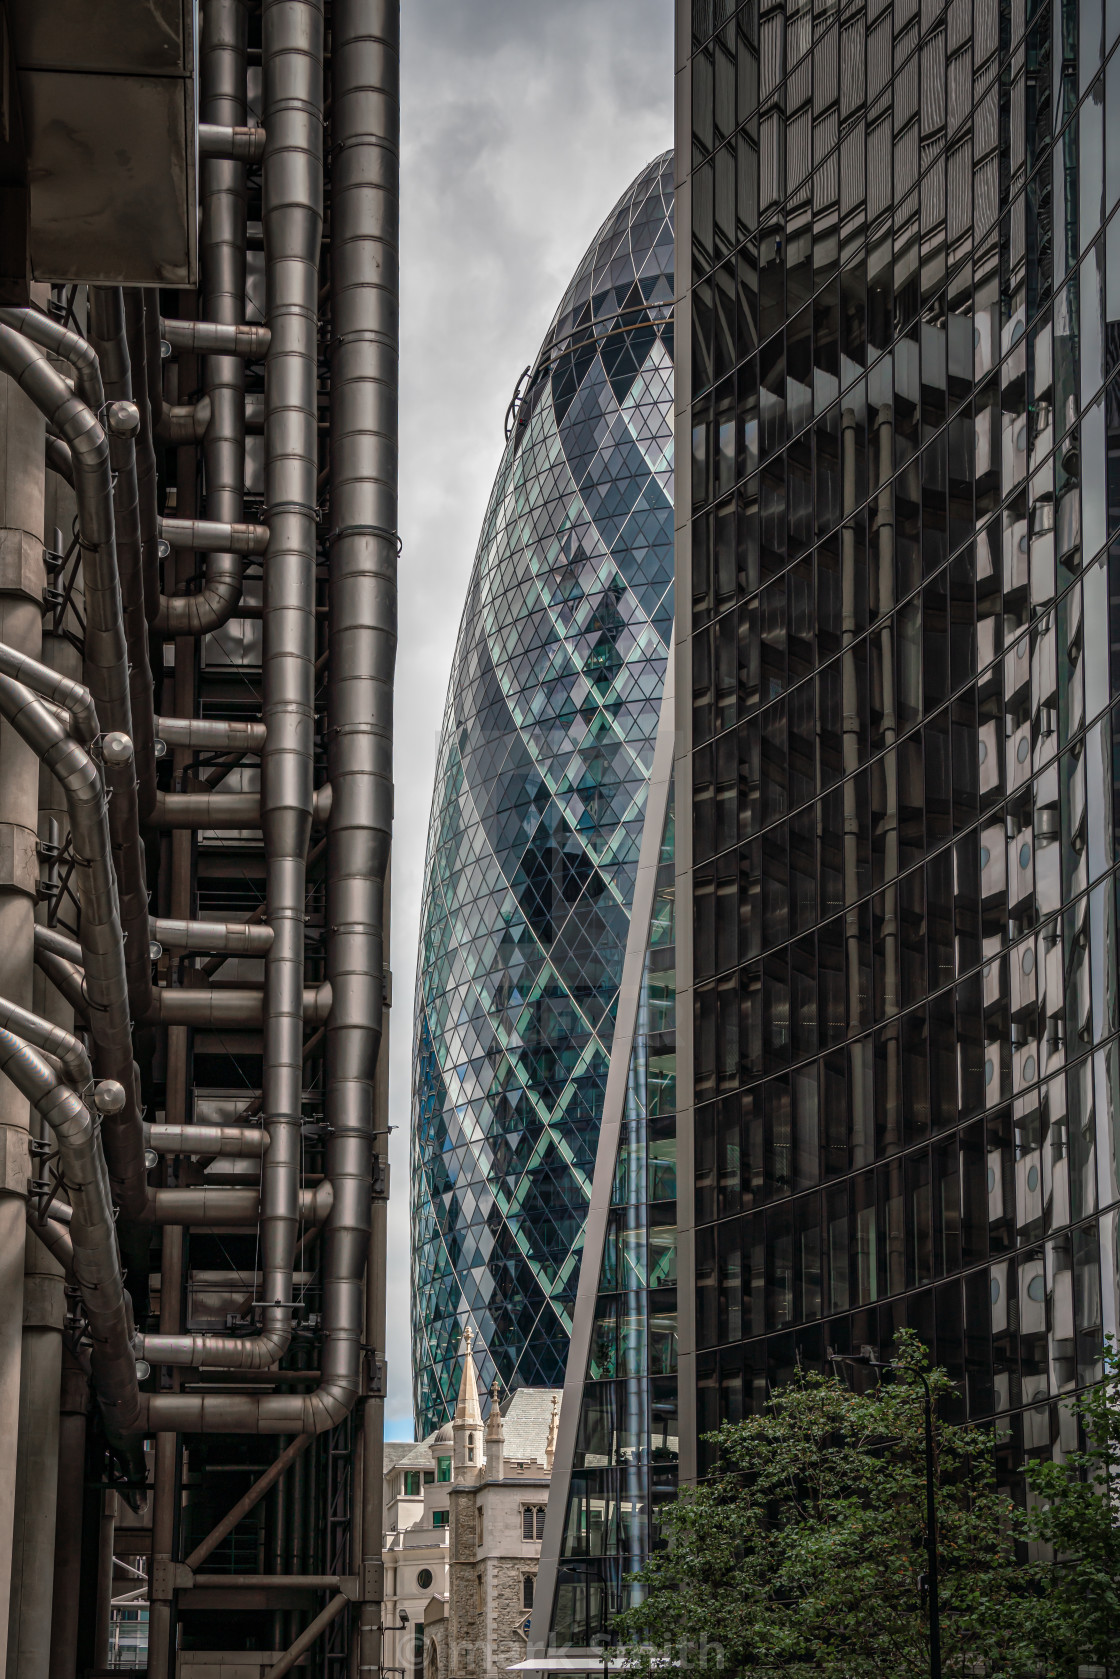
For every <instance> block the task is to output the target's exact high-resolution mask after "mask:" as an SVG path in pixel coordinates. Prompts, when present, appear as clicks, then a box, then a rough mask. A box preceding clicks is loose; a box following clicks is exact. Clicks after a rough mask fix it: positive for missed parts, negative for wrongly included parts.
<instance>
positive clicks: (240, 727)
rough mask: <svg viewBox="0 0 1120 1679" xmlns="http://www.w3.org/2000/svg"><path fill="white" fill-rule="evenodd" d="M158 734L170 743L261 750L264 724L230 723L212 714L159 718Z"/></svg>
mask: <svg viewBox="0 0 1120 1679" xmlns="http://www.w3.org/2000/svg"><path fill="white" fill-rule="evenodd" d="M156 734H157V735H158V736H159V738H160V740H162V741H164V742H165V743H166V745H168V746H188V747H203V748H206V747H212V748H214V749H215V750H216V751H219V752H222V751H226V752H228V751H234V752H260V751H261V750H262V748H263V746H264V743H265V738H266V730H265V726H264V724H263V723H240V722H238V723H227V722H225V721H224V720H221V719H217V718H211V717H157V718H156Z"/></svg>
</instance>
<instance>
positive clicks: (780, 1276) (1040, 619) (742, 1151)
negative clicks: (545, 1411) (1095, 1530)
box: [676, 0, 1120, 1472]
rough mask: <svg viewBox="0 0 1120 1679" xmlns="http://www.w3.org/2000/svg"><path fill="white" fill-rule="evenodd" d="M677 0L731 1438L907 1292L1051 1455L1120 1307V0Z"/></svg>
mask: <svg viewBox="0 0 1120 1679" xmlns="http://www.w3.org/2000/svg"><path fill="white" fill-rule="evenodd" d="M678 21H679V29H678V62H679V73H680V78H681V81H682V83H683V87H682V92H681V98H680V100H679V105H678V108H679V109H680V110H681V111H682V112H683V113H684V121H685V126H684V131H683V133H681V135H680V136H679V157H678V170H679V183H680V184H679V186H678V203H679V211H680V217H681V222H682V247H681V265H682V267H683V263H684V261H685V260H687V261H688V263H689V265H690V272H689V273H688V274H687V276H685V278H686V279H687V282H688V295H687V298H686V299H685V301H684V302H683V304H682V306H681V310H680V313H679V315H678V324H679V328H680V331H681V337H682V356H681V366H680V369H679V378H680V386H679V390H680V395H679V399H678V408H679V413H678V428H679V429H678V437H680V438H682V440H683V437H684V436H686V435H687V436H688V437H690V439H691V476H690V479H689V480H688V481H687V482H686V481H685V480H684V474H683V473H682V475H681V477H682V482H681V484H680V486H679V492H678V515H677V517H678V545H677V562H678V567H679V568H680V570H679V582H678V601H679V603H680V613H679V617H678V636H679V643H680V652H681V662H680V678H681V681H682V683H683V685H684V689H685V694H684V700H685V701H686V702H688V709H687V714H686V705H685V703H683V702H682V705H681V707H680V712H679V730H680V746H679V752H678V759H677V772H676V773H677V785H678V790H679V791H678V799H679V801H680V805H679V810H678V836H677V840H678V845H677V855H678V871H679V872H678V901H679V903H680V904H681V925H680V929H679V934H680V936H679V939H678V947H679V948H678V978H679V983H680V987H681V990H680V998H679V1010H680V1019H679V1031H680V1033H681V1043H680V1052H681V1087H682V1100H681V1112H680V1118H679V1123H680V1127H681V1149H682V1168H681V1197H682V1199H681V1215H680V1222H681V1225H682V1233H681V1262H682V1278H683V1277H684V1276H685V1275H687V1278H688V1288H687V1305H685V1288H684V1284H683V1281H682V1286H681V1293H682V1339H681V1364H682V1393H683V1390H684V1388H685V1386H686V1384H687V1387H688V1392H689V1395H690V1398H689V1401H688V1403H689V1404H690V1405H691V1404H693V1403H694V1404H695V1408H696V1416H695V1429H694V1430H691V1431H690V1439H691V1441H692V1442H693V1443H694V1442H695V1440H696V1437H697V1436H700V1435H703V1434H704V1432H705V1431H707V1430H709V1429H711V1428H713V1427H715V1426H716V1425H717V1424H718V1423H719V1421H720V1420H721V1419H723V1418H731V1419H734V1418H737V1417H738V1416H740V1415H742V1414H743V1412H744V1411H746V1410H749V1409H750V1408H751V1407H752V1406H755V1405H757V1404H759V1403H760V1402H761V1401H762V1400H763V1399H764V1397H765V1394H766V1391H767V1385H768V1384H772V1383H776V1382H779V1381H782V1380H784V1379H786V1378H788V1376H789V1375H790V1373H791V1372H792V1371H793V1370H794V1368H795V1367H796V1365H797V1364H798V1363H799V1362H800V1363H802V1364H804V1365H810V1366H817V1367H820V1366H821V1365H822V1364H823V1363H824V1361H825V1359H826V1356H827V1350H828V1349H829V1348H832V1349H836V1350H841V1351H842V1350H847V1349H849V1348H855V1347H858V1346H860V1345H862V1344H865V1343H870V1344H872V1345H873V1346H875V1347H877V1348H879V1349H881V1350H883V1351H886V1350H887V1349H888V1348H889V1345H890V1342H891V1339H892V1336H893V1334H894V1332H895V1330H896V1329H897V1328H898V1327H899V1326H900V1325H902V1324H906V1323H908V1324H912V1325H913V1326H915V1327H916V1328H917V1329H918V1330H919V1331H920V1333H921V1334H922V1336H923V1337H924V1339H925V1340H926V1341H927V1342H928V1344H929V1346H930V1348H931V1350H932V1352H933V1355H934V1357H935V1358H936V1359H937V1360H938V1361H939V1362H940V1363H942V1364H944V1365H946V1366H947V1367H948V1369H949V1371H950V1373H951V1374H952V1375H953V1377H954V1378H955V1379H956V1381H957V1383H958V1392H959V1395H960V1398H959V1405H960V1410H961V1413H962V1414H963V1415H967V1416H968V1417H972V1418H977V1419H987V1418H991V1417H993V1416H997V1417H999V1418H1000V1426H999V1429H998V1430H997V1439H998V1441H999V1442H1000V1444H999V1451H1000V1456H1001V1462H1002V1464H1003V1466H1004V1468H1005V1469H1007V1470H1008V1471H1010V1469H1011V1468H1012V1467H1013V1466H1015V1465H1018V1464H1020V1463H1021V1462H1022V1460H1023V1457H1024V1455H1030V1454H1034V1453H1048V1452H1049V1451H1050V1450H1051V1449H1052V1447H1053V1444H1054V1442H1055V1440H1056V1439H1057V1437H1058V1434H1059V1431H1060V1429H1061V1428H1062V1427H1064V1426H1065V1424H1063V1422H1062V1417H1063V1415H1064V1413H1063V1411H1062V1408H1061V1406H1060V1404H1059V1403H1058V1401H1059V1400H1060V1398H1061V1397H1062V1396H1063V1395H1067V1394H1069V1393H1070V1392H1072V1391H1073V1390H1075V1389H1076V1388H1077V1387H1078V1386H1079V1385H1082V1384H1085V1383H1089V1382H1091V1381H1093V1380H1094V1379H1095V1377H1096V1376H1097V1375H1098V1374H1099V1370H1100V1364H1099V1357H1100V1348H1101V1338H1102V1333H1103V1332H1104V1331H1107V1330H1109V1329H1114V1328H1115V1324H1116V1271H1117V1200H1118V1180H1117V1171H1118V1157H1120V1059H1118V1048H1117V1039H1116V1035H1115V1034H1116V1031H1117V1027H1118V1024H1120V998H1118V986H1117V954H1116V913H1117V910H1116V886H1117V876H1116V873H1115V864H1116V861H1117V855H1118V854H1117V840H1116V817H1115V811H1114V786H1115V773H1116V772H1115V771H1114V746H1113V741H1114V738H1115V739H1117V740H1120V716H1117V715H1115V714H1114V712H1113V710H1112V695H1113V692H1114V689H1117V688H1120V659H1118V657H1117V655H1118V652H1120V648H1118V647H1116V646H1115V645H1113V643H1112V639H1111V638H1112V633H1113V632H1112V623H1113V616H1112V613H1113V605H1112V603H1113V601H1114V600H1115V599H1116V598H1117V597H1120V570H1118V567H1120V550H1118V551H1117V553H1116V555H1114V554H1113V553H1112V550H1111V548H1110V539H1111V536H1112V533H1113V532H1114V531H1115V530H1117V529H1118V528H1120V477H1117V475H1116V472H1117V469H1116V466H1115V464H1114V463H1115V462H1116V460H1117V458H1118V451H1120V394H1118V391H1120V387H1118V386H1117V385H1116V383H1115V381H1114V380H1112V375H1113V372H1114V369H1115V368H1116V367H1117V366H1118V364H1120V219H1118V218H1117V217H1116V216H1115V215H1114V214H1113V211H1114V208H1115V206H1116V204H1117V201H1118V198H1120V54H1118V53H1117V52H1116V51H1115V50H1114V48H1115V43H1116V40H1117V35H1118V32H1120V8H1117V7H1116V6H1115V5H1110V6H1109V7H1108V9H1107V14H1106V12H1105V11H1104V9H1102V5H1101V3H1100V0H1097V3H1096V4H1093V3H1091V0H1085V3H1083V4H1077V3H1076V0H1072V3H1071V0H1065V3H1055V4H1034V5H1030V4H1023V3H1003V4H1001V3H1000V0H951V3H950V4H948V5H945V4H940V3H938V0H896V3H895V4H894V5H891V4H889V3H888V4H885V5H884V4H881V3H878V0H868V3H866V4H865V3H855V4H847V5H843V6H841V5H835V4H827V3H826V4H822V3H820V0H817V3H816V4H815V5H813V4H808V3H806V4H804V5H798V4H795V3H788V4H785V5H777V6H775V5H766V4H763V5H761V6H760V5H759V4H758V3H757V0H750V3H748V4H746V5H744V6H741V7H739V8H738V9H736V8H735V7H734V6H733V5H731V4H713V3H711V0H709V3H706V4H701V3H697V4H695V5H693V6H691V7H690V6H688V5H687V4H686V5H684V6H683V8H682V9H681V11H680V16H679V20H678ZM686 179H687V182H688V186H687V191H686V190H685V188H684V185H683V183H684V181H685V180H686ZM686 217H687V218H688V220H689V224H690V227H691V233H690V235H689V236H688V238H687V240H686V237H685V234H684V232H683V226H684V223H685V220H686ZM686 331H687V332H688V344H687V349H686V348H685V346H684V343H683V341H684V338H685V333H686ZM686 1023H687V1030H686ZM686 1162H687V1164H686ZM686 1225H690V1226H691V1228H687V1229H685V1228H684V1227H685V1226H686ZM684 1443H685V1434H684V1431H682V1445H683V1444H684ZM690 1449H691V1448H690ZM705 1461H706V1460H705V1448H703V1447H700V1449H699V1453H698V1457H697V1460H696V1461H695V1462H691V1461H690V1462H689V1463H688V1464H684V1463H683V1462H682V1468H684V1469H686V1470H687V1471H688V1472H694V1471H698V1472H702V1471H703V1468H704V1465H705Z"/></svg>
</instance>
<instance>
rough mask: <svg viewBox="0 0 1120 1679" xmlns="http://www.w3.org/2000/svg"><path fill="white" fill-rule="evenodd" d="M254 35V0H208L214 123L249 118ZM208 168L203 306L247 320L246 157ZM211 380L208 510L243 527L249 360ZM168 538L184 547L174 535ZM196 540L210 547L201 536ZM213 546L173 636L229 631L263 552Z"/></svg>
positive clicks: (218, 317) (180, 603) (203, 71)
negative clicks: (247, 571) (248, 564)
mask: <svg viewBox="0 0 1120 1679" xmlns="http://www.w3.org/2000/svg"><path fill="white" fill-rule="evenodd" d="M247 39H248V7H247V5H246V0H207V6H206V25H205V32H204V37H203V50H202V55H201V63H200V66H199V69H200V100H199V116H200V118H201V119H202V120H203V121H204V122H206V123H215V124H219V125H221V126H222V127H232V128H240V127H243V126H244V124H245V121H246V117H247V114H248V113H247V110H246V103H245V100H246V81H245V76H246V58H247ZM201 175H202V180H201V187H202V191H201V210H202V227H201V236H200V238H199V260H200V264H201V268H202V276H203V282H204V287H205V290H204V294H203V297H202V313H203V315H204V316H205V318H206V321H207V323H215V324H218V325H222V326H240V325H241V324H242V322H243V320H244V315H245V235H246V227H245V209H246V199H245V164H244V163H243V162H242V161H240V160H234V159H228V158H219V157H214V156H206V155H203V158H202V169H201ZM153 303H154V300H153ZM166 324H168V325H170V324H171V323H166ZM157 330H158V327H157ZM200 330H201V331H202V332H203V333H204V332H205V329H204V328H203V329H200ZM201 347H202V346H201V345H200V346H199V348H201ZM203 382H204V386H205V396H204V398H203V401H204V402H205V403H206V404H207V405H208V406H209V410H210V412H209V415H208V416H207V421H206V423H205V424H204V426H203V429H202V431H200V432H197V433H196V436H197V437H200V438H201V437H203V435H204V436H205V442H204V447H203V456H204V463H205V481H206V513H207V517H208V519H210V520H212V521H218V522H219V523H222V524H233V525H238V524H240V522H241V519H242V515H243V512H244V505H245V365H244V363H243V361H242V360H241V357H240V356H239V355H237V354H233V355H228V354H227V355H218V354H208V355H207V356H206V359H205V362H204V364H203ZM167 540H168V541H169V542H171V543H172V544H173V545H174V539H173V538H172V537H171V536H168V537H167ZM186 546H188V547H194V548H196V549H201V547H202V545H201V544H200V543H187V544H186ZM206 551H207V552H208V553H209V555H210V557H209V559H208V560H207V563H206V581H205V583H204V585H203V587H202V589H201V591H200V592H199V593H198V594H192V595H165V596H164V597H163V598H162V600H161V601H160V610H159V617H158V618H157V620H156V623H157V627H158V628H159V629H161V630H162V631H163V632H164V633H165V634H167V635H205V634H206V633H208V632H209V631H211V630H216V629H220V628H221V626H222V625H223V624H225V623H227V622H228V621H229V619H230V618H231V617H232V616H233V613H234V611H235V609H236V607H237V606H238V604H239V602H240V600H241V577H242V570H243V567H242V564H241V561H240V559H238V558H237V555H238V554H241V553H253V552H257V551H258V550H255V549H244V548H238V547H235V546H234V545H232V544H231V545H229V546H227V547H224V548H219V549H208V550H206Z"/></svg>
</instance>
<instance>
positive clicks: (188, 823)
mask: <svg viewBox="0 0 1120 1679" xmlns="http://www.w3.org/2000/svg"><path fill="white" fill-rule="evenodd" d="M260 825H261V796H260V794H259V793H163V792H160V793H157V794H156V802H155V808H154V809H153V811H152V818H151V826H152V827H153V828H259V827H260Z"/></svg>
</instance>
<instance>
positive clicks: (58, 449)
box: [46, 434, 74, 489]
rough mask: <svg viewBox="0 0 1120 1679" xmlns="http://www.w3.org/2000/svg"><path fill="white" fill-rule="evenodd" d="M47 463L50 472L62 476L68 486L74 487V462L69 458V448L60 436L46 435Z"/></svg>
mask: <svg viewBox="0 0 1120 1679" xmlns="http://www.w3.org/2000/svg"><path fill="white" fill-rule="evenodd" d="M46 447H47V465H48V466H49V467H50V469H51V471H52V472H57V473H58V476H59V477H60V478H64V479H65V480H66V482H67V483H68V484H69V486H70V488H71V489H73V488H74V462H73V461H72V460H71V459H70V450H69V449H68V448H67V446H66V444H65V443H64V442H63V441H62V439H61V437H51V436H50V435H49V434H48V436H47V442H46Z"/></svg>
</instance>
